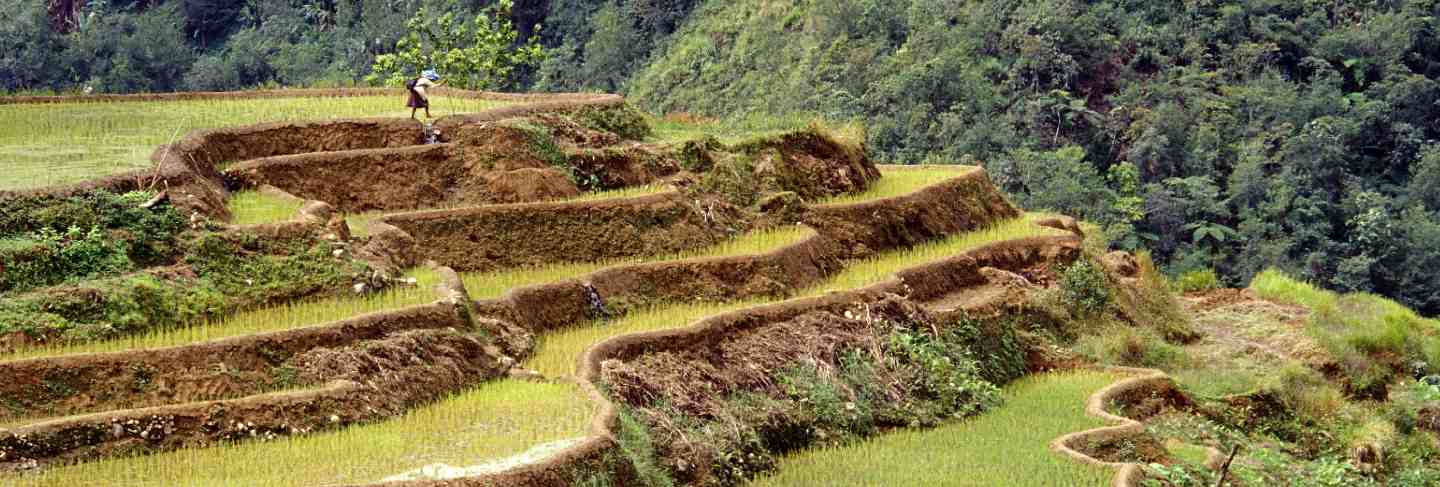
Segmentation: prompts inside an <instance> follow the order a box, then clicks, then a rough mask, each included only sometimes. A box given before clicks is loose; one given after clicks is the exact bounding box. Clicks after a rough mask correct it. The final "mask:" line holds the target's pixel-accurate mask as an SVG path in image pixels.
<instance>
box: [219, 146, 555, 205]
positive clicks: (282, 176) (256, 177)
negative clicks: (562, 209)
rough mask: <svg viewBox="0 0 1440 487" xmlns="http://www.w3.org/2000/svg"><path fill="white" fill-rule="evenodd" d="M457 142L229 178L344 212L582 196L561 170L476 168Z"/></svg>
mask: <svg viewBox="0 0 1440 487" xmlns="http://www.w3.org/2000/svg"><path fill="white" fill-rule="evenodd" d="M457 152H459V151H458V148H457V147H455V145H454V144H453V143H441V144H430V145H417V146H409V147H400V148H384V149H360V150H350V151H337V152H315V153H308V154H296V155H289V156H278V157H270V158H262V159H254V160H250V161H246V162H244V163H241V164H238V165H235V166H232V167H230V168H229V169H227V170H226V174H227V175H230V176H232V177H236V178H239V179H240V180H242V181H243V182H244V183H245V184H246V185H269V186H274V187H277V188H281V189H283V190H285V191H286V192H288V193H290V194H293V195H296V196H299V197H303V198H307V199H312V200H319V201H325V202H329V203H331V204H333V205H335V207H336V208H339V209H340V210H341V211H344V212H346V213H363V212H367V211H376V210H383V211H403V210H414V209H416V208H427V207H444V206H467V205H470V206H474V205H483V204H492V203H518V202H524V201H536V200H546V199H561V198H568V197H573V196H578V195H579V194H580V191H579V190H578V189H577V188H576V187H575V183H573V182H571V181H570V178H569V177H568V176H567V175H566V174H565V173H564V172H561V171H560V170H558V169H554V168H550V167H543V166H541V167H529V168H518V169H514V170H509V171H486V170H477V169H476V168H474V167H472V166H471V165H469V164H468V163H466V162H464V161H463V160H462V159H461V158H460V157H459V155H458V154H457Z"/></svg>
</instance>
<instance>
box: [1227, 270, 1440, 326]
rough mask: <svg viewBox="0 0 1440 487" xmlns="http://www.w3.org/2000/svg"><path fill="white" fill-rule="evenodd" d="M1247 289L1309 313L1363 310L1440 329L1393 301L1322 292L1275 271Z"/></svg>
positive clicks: (1371, 315) (1381, 317)
mask: <svg viewBox="0 0 1440 487" xmlns="http://www.w3.org/2000/svg"><path fill="white" fill-rule="evenodd" d="M1250 289H1251V290H1252V291H1255V294H1256V295H1257V296H1260V297H1262V298H1265V299H1269V300H1271V301H1278V302H1282V303H1291V304H1298V305H1301V306H1305V307H1307V308H1310V309H1320V308H1325V307H1345V308H1347V311H1354V310H1363V311H1364V312H1365V314H1366V315H1368V316H1367V317H1369V318H1371V319H1376V320H1382V321H1383V320H1387V319H1409V320H1415V321H1420V322H1425V323H1428V324H1429V325H1431V326H1435V327H1440V320H1436V319H1433V318H1425V317H1422V316H1420V315H1419V314H1417V313H1415V311H1414V310H1411V309H1410V308H1407V307H1405V305H1403V304H1400V303H1398V302H1395V301H1394V300H1391V299H1388V298H1384V297H1381V296H1377V295H1374V294H1369V293H1351V294H1343V295H1342V294H1340V293H1337V292H1335V291H1330V290H1326V289H1321V288H1319V287H1316V286H1315V285H1314V284H1310V283H1308V282H1304V281H1300V280H1296V279H1293V278H1291V277H1289V276H1286V275H1285V274H1284V273H1282V272H1280V271H1277V270H1275V269H1269V270H1266V271H1264V272H1261V273H1260V274H1257V275H1256V276H1255V278H1254V279H1252V280H1251V281H1250Z"/></svg>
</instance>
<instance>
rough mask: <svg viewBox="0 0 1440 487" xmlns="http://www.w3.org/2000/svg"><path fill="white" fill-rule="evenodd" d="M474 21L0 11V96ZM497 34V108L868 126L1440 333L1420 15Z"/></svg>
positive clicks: (795, 19) (763, 7) (300, 71)
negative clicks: (627, 110) (529, 45)
mask: <svg viewBox="0 0 1440 487" xmlns="http://www.w3.org/2000/svg"><path fill="white" fill-rule="evenodd" d="M492 3H494V2H488V1H482V0H476V1H469V2H455V1H427V0H406V1H400V2H373V1H371V0H340V1H335V2H321V3H301V2H273V1H256V2H249V3H243V4H242V3H239V2H224V1H209V0H206V1H201V0H195V1H184V2H181V1H172V2H160V3H158V4H156V5H151V4H150V3H147V2H134V3H127V2H125V1H116V2H91V3H89V4H85V5H80V4H79V3H78V2H69V3H66V2H59V3H55V8H51V9H49V12H48V14H47V10H46V5H44V4H41V3H40V2H36V1H34V0H3V3H0V7H3V8H0V12H3V13H0V46H4V48H3V49H0V53H3V54H0V89H4V90H12V91H14V90H42V91H43V90H62V91H69V90H80V89H82V88H84V87H90V88H93V89H95V90H98V91H166V90H175V89H235V88H242V87H249V86H255V85H275V84H279V85H290V86H295V85H314V84H323V85H333V84H352V83H357V82H360V81H361V80H362V79H364V76H365V75H366V74H367V72H368V70H369V69H370V66H371V64H373V62H374V59H375V56H377V55H380V54H384V53H388V52H391V51H393V49H394V46H395V41H396V40H397V39H399V38H400V37H401V36H402V35H404V32H399V30H401V29H398V28H397V27H396V26H399V25H402V24H404V22H403V21H404V20H405V19H408V18H410V17H411V16H412V15H413V14H414V13H415V12H416V11H417V10H419V9H420V7H422V6H424V7H426V9H427V11H429V12H432V13H434V14H435V15H439V13H440V12H451V13H456V14H458V15H459V17H458V18H459V19H466V18H469V17H468V16H472V15H475V14H477V13H479V12H481V11H482V10H483V9H484V8H486V7H487V6H490V4H492ZM67 5H68V6H69V7H66V6H67ZM67 8H68V10H67ZM67 12H68V13H67ZM511 18H512V19H513V20H514V21H515V24H516V27H517V29H518V30H519V32H520V33H521V36H522V39H527V38H530V37H533V36H537V35H538V36H540V41H541V45H543V46H544V47H545V49H546V51H547V53H548V54H547V59H546V60H545V61H544V62H542V63H540V64H539V65H536V66H522V67H520V69H518V70H517V71H515V72H513V73H510V76H509V77H508V78H507V79H504V80H502V82H500V83H497V84H495V85H494V87H496V88H507V89H534V90H548V91H556V90H602V91H615V92H621V93H625V94H627V95H629V96H630V97H631V98H632V99H635V100H637V101H638V102H639V103H642V104H643V105H644V106H645V107H646V108H649V109H651V110H652V111H657V112H662V113H663V112H672V111H685V112H692V113H694V114H698V115H705V116H715V117H722V118H726V119H730V120H739V119H751V120H753V119H756V118H764V117H771V116H791V115H793V114H795V113H811V114H816V115H819V116H823V117H826V118H832V119H864V120H865V121H866V122H867V123H868V125H869V127H870V129H869V132H868V134H867V142H868V149H869V150H870V151H871V152H872V153H873V155H876V156H880V157H882V158H883V159H885V160H888V161H892V162H919V161H927V160H929V161H947V162H950V161H955V162H963V161H972V160H973V161H983V162H984V163H985V164H986V165H987V167H988V168H989V170H990V172H991V174H992V175H993V176H994V177H995V179H996V180H997V182H998V183H1000V184H1001V185H1002V186H1004V188H1005V189H1006V190H1008V191H1009V192H1011V194H1014V195H1016V196H1017V198H1018V200H1019V201H1018V203H1020V204H1022V205H1025V206H1027V207H1032V208H1050V209H1054V210H1060V211H1066V212H1069V213H1072V214H1078V215H1080V216H1083V217H1085V218H1086V219H1088V220H1091V221H1095V222H1098V223H1101V224H1102V225H1104V227H1105V228H1106V229H1107V230H1108V232H1109V234H1110V236H1111V238H1112V240H1114V241H1115V242H1117V243H1118V244H1120V245H1121V246H1124V247H1127V248H1139V247H1142V246H1143V247H1147V248H1149V249H1151V250H1153V251H1154V253H1155V256H1156V258H1157V261H1158V262H1160V263H1161V264H1162V266H1163V267H1165V268H1166V269H1167V270H1168V271H1169V272H1170V273H1171V274H1174V275H1178V274H1182V273H1185V272H1189V271H1199V270H1203V269H1207V268H1213V269H1214V270H1216V271H1217V272H1218V275H1219V276H1220V277H1221V279H1222V280H1223V281H1225V283H1227V284H1230V285H1240V284H1243V283H1244V282H1247V281H1248V280H1249V278H1250V277H1252V276H1253V275H1254V274H1256V273H1258V272H1259V271H1261V270H1263V269H1265V268H1268V267H1276V268H1279V269H1283V270H1285V271H1286V272H1288V273H1290V274H1293V275H1296V276H1300V277H1303V278H1305V279H1307V280H1310V281H1313V282H1316V283H1319V284H1321V285H1323V286H1325V287H1327V288H1332V289H1336V290H1341V291H1369V292H1375V293H1378V294H1382V295H1385V296H1389V297H1393V298H1396V299H1398V300H1400V301H1401V302H1403V303H1405V304H1407V305H1409V306H1412V307H1414V308H1416V309H1417V310H1420V311H1421V312H1423V313H1426V314H1435V313H1437V312H1440V277H1437V276H1436V274H1434V273H1432V272H1428V271H1425V270H1424V269H1432V268H1434V267H1435V266H1436V265H1437V264H1440V249H1437V248H1435V246H1434V245H1428V244H1427V242H1434V241H1436V238H1437V237H1440V217H1437V211H1440V197H1437V196H1436V195H1437V194H1440V145H1437V143H1436V140H1437V139H1440V128H1437V127H1440V126H1437V125H1436V124H1435V123H1434V120H1435V119H1437V116H1440V81H1437V77H1440V25H1437V22H1440V20H1437V18H1440V2H1436V1H1434V0H1408V1H1406V0H1397V1H1387V2H1314V1H1306V2H1294V1H1277V0H1201V1H1183V2H1182V1H1178V0H1170V1H1160V2H1131V1H1102V2H1078V1H1065V0H1026V1H1018V2H1015V1H999V0H981V1H963V2H961V1H954V0H898V1H879V0H834V1H812V0H742V1H720V0H711V1H700V0H554V1H550V2H535V1H521V2H518V3H517V4H516V5H514V7H513V10H512V11H511ZM47 24H48V25H47ZM517 42H524V41H517Z"/></svg>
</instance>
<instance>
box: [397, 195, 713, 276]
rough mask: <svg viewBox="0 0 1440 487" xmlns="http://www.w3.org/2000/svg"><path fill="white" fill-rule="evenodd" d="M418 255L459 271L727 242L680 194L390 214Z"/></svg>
mask: <svg viewBox="0 0 1440 487" xmlns="http://www.w3.org/2000/svg"><path fill="white" fill-rule="evenodd" d="M381 221H383V222H385V223H386V224H389V225H392V226H394V227H397V228H399V229H401V230H403V231H405V232H406V233H408V234H410V236H411V237H413V238H414V240H415V244H416V246H415V248H416V249H417V250H418V257H420V258H422V259H431V260H434V261H435V262H438V263H440V265H444V266H448V267H452V268H454V269H456V270H459V271H483V270H491V269H497V268H504V267H516V266H523V265H538V264H549V263H555V262H587V261H600V260H606V259H617V258H624V257H635V256H642V255H657V254H663V253H666V252H675V251H679V250H685V249H694V248H700V247H704V246H706V245H710V244H714V243H717V242H719V241H721V240H722V239H724V238H725V234H724V232H723V231H722V230H721V229H717V228H713V227H712V225H711V223H710V222H708V221H707V218H706V216H705V215H704V214H703V213H702V212H701V211H699V210H698V209H697V208H695V207H693V206H692V205H691V204H690V202H689V201H687V200H686V199H685V197H684V196H683V195H682V194H680V193H679V192H674V191H671V192H664V193H658V194H653V195H645V196H637V197H633V198H622V199H615V200H600V201H585V202H556V203H526V204H515V205H495V206H484V207H476V208H464V209H457V210H437V211H424V212H415V213H404V214H398V215H389V216H385V217H383V218H382V219H381Z"/></svg>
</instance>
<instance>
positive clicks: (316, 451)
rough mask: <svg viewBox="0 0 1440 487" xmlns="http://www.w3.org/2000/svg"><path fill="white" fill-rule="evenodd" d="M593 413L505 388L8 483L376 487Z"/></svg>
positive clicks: (557, 386)
mask: <svg viewBox="0 0 1440 487" xmlns="http://www.w3.org/2000/svg"><path fill="white" fill-rule="evenodd" d="M592 414H593V410H592V405H591V404H590V402H589V401H588V400H586V399H585V398H584V397H583V396H581V394H580V390H579V387H578V386H577V385H576V384H574V383H569V382H554V383H538V382H528V381H518V380H500V381H496V382H491V383H487V384H483V385H480V386H478V387H476V388H474V389H471V390H469V391H466V392H464V393H461V394H457V395H455V396H452V397H450V398H447V399H443V400H440V401H438V402H435V403H433V404H430V405H427V406H422V407H420V408H416V409H414V410H412V411H410V412H408V413H406V414H404V415H402V416H400V417H397V418H394V419H392V420H389V421H385V422H381V423H374V424H367V425H359V426H352V427H349V428H346V429H342V430H337V431H329V432H323V433H316V434H310V435H301V436H291V437H281V438H276V439H273V440H269V441H252V442H244V443H237V444H227V445H222V446H217V447H213V448H197V449H186V450H178V451H174V452H168V453H161V454H157V455H150V456H143V457H126V458H112V459H105V460H100V461H96V462H90V463H83V464H77V465H71V466H66V467H59V468H54V469H50V470H46V471H43V472H40V473H38V474H31V475H19V474H0V483H3V484H5V485H15V486H24V487H59V486H111V485H127V486H171V485H205V486H252V485H269V486H315V485H336V484H346V483H362V482H373V481H378V480H381V479H384V478H386V477H389V476H392V475H395V474H399V473H402V472H406V471H409V470H412V469H415V468H417V467H421V466H425V465H432V464H439V463H443V464H447V465H452V466H467V465H473V464H478V463H482V462H484V461H486V460H490V459H495V458H503V457H506V456H509V455H514V454H517V453H520V452H523V451H525V450H526V449H527V448H529V447H531V446H534V445H538V444H542V443H546V442H551V441H556V440H562V439H567V438H575V437H579V436H584V435H585V433H586V432H587V429H586V427H587V426H588V425H589V421H590V418H591V415H592Z"/></svg>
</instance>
